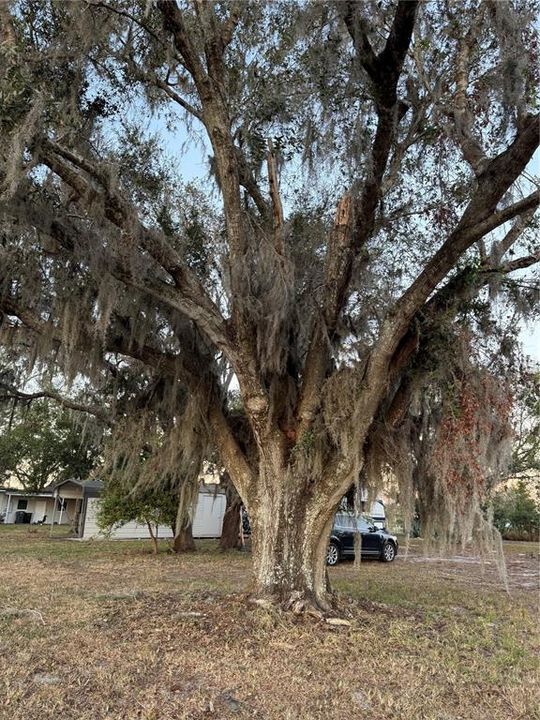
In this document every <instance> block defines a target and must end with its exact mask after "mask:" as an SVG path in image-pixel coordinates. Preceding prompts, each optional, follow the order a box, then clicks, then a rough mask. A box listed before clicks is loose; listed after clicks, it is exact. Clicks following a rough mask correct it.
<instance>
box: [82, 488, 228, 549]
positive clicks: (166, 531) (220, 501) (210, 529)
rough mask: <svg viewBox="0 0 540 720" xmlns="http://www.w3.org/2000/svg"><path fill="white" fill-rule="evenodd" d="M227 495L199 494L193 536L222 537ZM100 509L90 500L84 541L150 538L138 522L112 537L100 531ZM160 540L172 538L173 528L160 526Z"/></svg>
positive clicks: (92, 499) (115, 531) (94, 500)
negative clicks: (98, 516) (98, 519)
mask: <svg viewBox="0 0 540 720" xmlns="http://www.w3.org/2000/svg"><path fill="white" fill-rule="evenodd" d="M225 504H226V499H225V495H223V494H219V495H216V496H215V497H214V496H213V495H208V494H207V493H199V502H198V503H197V507H196V509H195V516H194V518H193V536H194V537H199V538H214V537H220V536H221V526H222V524H223V515H224V514H225ZM98 508H99V498H89V499H88V505H87V508H86V518H85V522H84V531H83V535H82V537H83V539H85V540H88V539H90V538H94V539H103V538H104V537H110V538H112V539H114V540H135V539H137V538H144V539H146V538H148V537H149V533H148V528H147V527H146V525H140V524H139V523H136V522H129V523H126V524H125V525H122V527H119V528H117V529H116V530H113V531H112V532H111V534H110V535H107V534H106V533H105V534H104V533H103V532H102V531H100V529H99V527H98V525H97V519H96V516H97V511H98ZM158 536H159V537H160V538H172V537H173V533H172V530H171V528H169V527H167V526H166V525H160V526H159V529H158Z"/></svg>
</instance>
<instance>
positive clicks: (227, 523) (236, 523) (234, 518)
mask: <svg viewBox="0 0 540 720" xmlns="http://www.w3.org/2000/svg"><path fill="white" fill-rule="evenodd" d="M241 507H242V501H241V500H240V498H239V497H238V495H236V497H234V498H232V499H231V501H230V502H228V503H227V509H226V510H225V515H224V516H223V527H222V530H221V538H220V540H219V547H220V549H221V550H238V549H239V548H240V547H241V545H242V543H241V541H240V508H241Z"/></svg>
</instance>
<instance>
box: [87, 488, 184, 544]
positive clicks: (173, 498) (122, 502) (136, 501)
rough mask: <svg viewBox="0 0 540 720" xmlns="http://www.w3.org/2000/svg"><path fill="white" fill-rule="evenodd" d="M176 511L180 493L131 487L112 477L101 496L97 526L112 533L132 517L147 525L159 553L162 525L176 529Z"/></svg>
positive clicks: (131, 519)
mask: <svg viewBox="0 0 540 720" xmlns="http://www.w3.org/2000/svg"><path fill="white" fill-rule="evenodd" d="M177 510H178V494H177V493H175V492H173V491H169V492H164V491H163V490H158V489H156V488H144V489H141V488H135V489H130V488H129V487H127V486H126V484H125V483H122V482H118V481H114V480H111V481H110V482H108V483H107V484H106V487H105V492H104V494H103V496H102V498H101V502H100V506H99V511H98V525H99V527H100V528H101V529H102V530H107V531H109V532H110V531H112V530H114V529H116V528H119V527H122V525H125V524H126V523H128V522H131V521H133V520H135V521H136V522H138V523H141V524H146V526H147V527H148V532H149V534H150V538H151V540H152V543H153V546H154V553H157V552H158V532H159V526H160V525H167V526H168V527H170V528H172V529H173V531H174V528H175V523H176V514H177Z"/></svg>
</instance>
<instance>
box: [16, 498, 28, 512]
mask: <svg viewBox="0 0 540 720" xmlns="http://www.w3.org/2000/svg"><path fill="white" fill-rule="evenodd" d="M27 507H28V500H23V499H22V498H21V499H20V500H19V501H18V502H17V510H26V508H27Z"/></svg>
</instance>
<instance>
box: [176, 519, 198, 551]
mask: <svg viewBox="0 0 540 720" xmlns="http://www.w3.org/2000/svg"><path fill="white" fill-rule="evenodd" d="M172 549H173V550H174V552H175V553H183V552H193V551H194V550H195V549H196V548H195V541H194V540H193V526H192V524H191V523H188V524H187V525H186V526H185V527H183V528H181V529H180V530H177V532H176V535H175V536H174V540H173V544H172Z"/></svg>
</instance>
